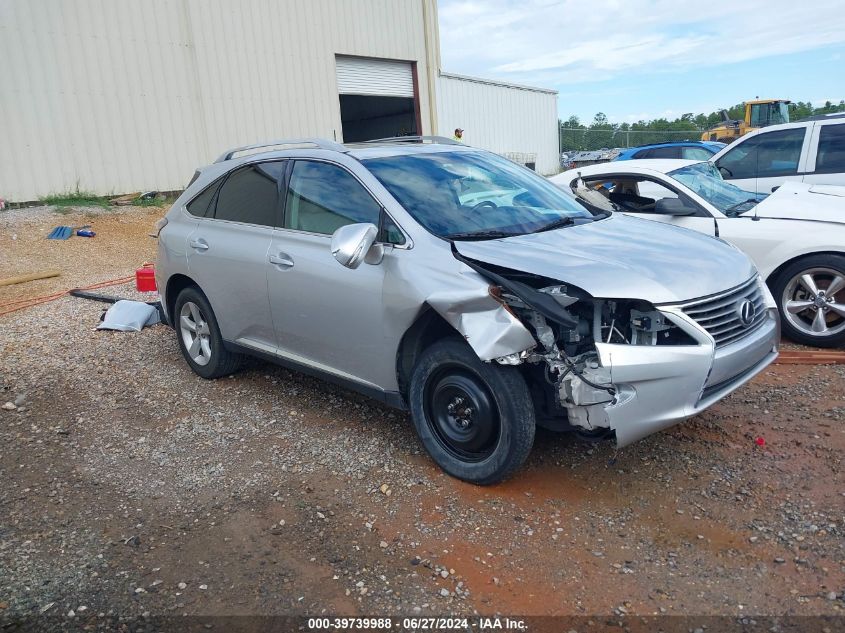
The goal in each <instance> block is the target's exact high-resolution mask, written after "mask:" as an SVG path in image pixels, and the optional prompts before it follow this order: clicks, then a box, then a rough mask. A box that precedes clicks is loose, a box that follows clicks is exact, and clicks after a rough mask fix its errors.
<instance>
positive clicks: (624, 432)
mask: <svg viewBox="0 0 845 633" xmlns="http://www.w3.org/2000/svg"><path fill="white" fill-rule="evenodd" d="M772 303H773V302H772ZM661 311H662V312H664V314H666V316H667V318H668V319H670V320H671V321H673V322H674V323H675V324H677V325H678V326H679V327H680V328H681V329H683V330H684V331H686V332H687V333H688V334H690V336H692V337H693V338H694V339H695V340H696V341H698V343H699V344H698V345H677V346H675V345H656V346H643V345H616V344H609V343H596V349H597V350H598V353H599V360H600V362H601V365H602V366H603V367H606V368H609V369H610V374H611V382H612V383H613V384H614V385H615V387H616V388H617V395H616V398H615V400H614V402H613V403H610V404H608V405H607V406H605V411H606V412H607V416H608V419H609V421H610V427H611V428H612V429H613V430H614V431H615V432H616V442H617V445H618V446H620V447H621V446H626V445H627V444H630V443H632V442H635V441H636V440H638V439H641V438H643V437H645V436H647V435H651V434H652V433H656V432H657V431H660V430H662V429H665V428H667V427H669V426H672V425H673V424H675V423H677V422H678V421H680V420H683V419H685V418H688V417H690V416H693V415H696V414H698V413H700V412H701V411H703V410H704V409H706V408H707V407H709V406H711V405H713V404H715V403H716V402H718V401H719V400H721V399H722V398H724V397H725V396H727V395H728V394H730V393H731V392H733V391H734V390H736V389H738V388H739V387H741V386H742V385H744V384H745V383H747V382H748V381H749V380H751V379H752V378H754V376H756V375H757V374H759V373H760V372H761V371H763V370H764V369H765V368H766V367H767V366H768V365H770V364H771V363H772V361H774V360H775V358H777V355H778V352H777V349H778V342H779V340H780V320H779V316H778V312H777V309H776V308H775V307H774V306H773V305H768V306H767V318H766V320H765V322H764V323H763V325H761V326H760V327H758V328H757V329H756V330H754V332H752V333H751V334H749V335H747V336H745V337H743V338H741V339H740V340H738V341H735V342H733V343H731V344H730V345H726V346H724V347H720V348H717V347H716V345H715V343H714V341H713V338H712V337H711V336H710V335H709V334H708V333H707V332H706V331H705V330H704V329H703V328H701V327H700V326H699V325H698V324H697V323H695V321H693V320H692V319H690V318H689V317H687V316H686V315H685V314H684V313H683V312H681V311H680V310H679V309H674V308H663V309H661Z"/></svg>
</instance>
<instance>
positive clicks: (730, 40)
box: [439, 0, 845, 86]
mask: <svg viewBox="0 0 845 633" xmlns="http://www.w3.org/2000/svg"><path fill="white" fill-rule="evenodd" d="M439 13H440V25H441V29H440V38H441V42H442V51H443V52H442V55H443V66H444V68H445V69H447V70H451V71H454V72H462V73H468V74H481V75H484V76H489V77H495V78H499V79H503V80H506V81H516V82H520V83H536V84H540V85H554V86H561V85H565V84H575V83H584V82H589V81H603V80H608V79H612V78H614V77H618V76H620V75H624V74H630V73H655V72H664V71H673V70H679V69H690V68H705V67H713V68H718V67H720V66H722V65H725V64H731V63H736V62H742V61H749V60H754V59H760V58H764V57H771V56H774V55H782V54H789V53H797V52H802V51H808V50H814V49H818V48H823V47H826V46H832V45H837V44H843V43H845V11H843V10H842V5H841V0H816V1H815V2H813V3H812V7H808V6H807V5H806V4H805V3H796V2H794V1H793V0H745V1H743V2H740V3H734V5H733V6H729V5H728V4H727V3H713V2H710V3H703V2H696V3H691V2H686V3H685V2H678V0H602V1H600V0H559V1H551V0H484V1H483V2H482V1H480V0H440V11H439Z"/></svg>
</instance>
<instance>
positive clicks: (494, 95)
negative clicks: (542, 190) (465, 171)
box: [437, 73, 560, 175]
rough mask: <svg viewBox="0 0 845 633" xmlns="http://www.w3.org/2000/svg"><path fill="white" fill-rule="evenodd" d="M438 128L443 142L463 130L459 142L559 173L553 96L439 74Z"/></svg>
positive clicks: (510, 86)
mask: <svg viewBox="0 0 845 633" xmlns="http://www.w3.org/2000/svg"><path fill="white" fill-rule="evenodd" d="M437 126H438V130H439V131H440V134H441V135H443V136H452V135H453V134H454V132H455V128H463V129H464V137H463V141H464V142H465V143H467V144H468V145H475V146H478V147H483V148H485V149H489V150H490V151H493V152H496V153H497V154H502V155H503V156H507V157H508V158H510V159H511V160H514V161H516V162H518V163H523V164H525V165H528V166H529V167H531V168H533V169H536V171H538V172H540V173H541V174H547V175H548V174H553V173H556V172H557V171H558V170H559V168H560V158H559V152H558V138H557V126H558V119H557V92H555V91H554V90H545V89H543V88H530V87H528V86H519V85H516V84H507V83H501V82H496V81H490V80H487V79H479V78H477V77H465V76H462V75H453V74H450V73H440V76H439V78H438V81H437Z"/></svg>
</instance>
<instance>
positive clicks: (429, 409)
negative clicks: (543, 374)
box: [408, 339, 536, 485]
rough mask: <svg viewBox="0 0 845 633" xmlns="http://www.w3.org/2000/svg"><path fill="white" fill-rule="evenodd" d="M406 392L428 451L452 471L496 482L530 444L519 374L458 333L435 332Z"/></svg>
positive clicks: (527, 402)
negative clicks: (487, 358)
mask: <svg viewBox="0 0 845 633" xmlns="http://www.w3.org/2000/svg"><path fill="white" fill-rule="evenodd" d="M408 399H409V401H410V405H411V416H412V418H413V420H414V426H415V427H416V429H417V434H418V435H419V437H420V440H422V443H423V445H424V446H425V448H426V450H427V451H428V454H429V455H431V458H432V459H433V460H434V461H435V462H436V463H437V465H438V466H440V467H441V468H442V469H443V470H445V471H446V472H447V473H448V474H450V475H452V476H453V477H457V478H458V479H463V480H464V481H468V482H471V483H474V484H479V485H490V484H495V483H498V482H500V481H502V480H504V479H506V478H507V477H509V476H510V475H512V474H513V473H514V471H516V470H517V469H518V468H519V467H520V466H522V464H523V462H525V459H526V458H527V457H528V454H529V453H530V452H531V446H532V444H533V443H534V432H535V427H536V424H535V417H534V403H533V401H532V400H531V395H530V393H529V391H528V386H527V385H526V384H525V379H524V378H523V377H522V374H520V372H519V370H518V369H517V368H515V367H504V366H500V365H496V364H493V363H484V362H482V361H481V360H479V358H478V356H476V354H475V352H473V351H472V349H471V348H470V347H469V346H468V345H467V344H466V343H465V342H463V341H460V340H452V339H446V340H441V341H438V342H437V343H434V344H433V345H431V346H430V347H429V348H428V349H426V350H425V351H424V352H423V353H422V354H421V355H420V358H419V360H418V361H417V363H416V365H415V366H414V370H413V372H412V374H411V384H410V390H409V397H408ZM467 405H468V406H467ZM450 407H451V408H450Z"/></svg>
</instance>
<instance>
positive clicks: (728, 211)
mask: <svg viewBox="0 0 845 633" xmlns="http://www.w3.org/2000/svg"><path fill="white" fill-rule="evenodd" d="M749 202H753V203H754V204H757V203H758V202H760V201H759V200H757V198H748V199H746V200H743V201H742V202H737V203H736V204H734V205H731V206H729V207H728V208H727V209H725V215H727V216H733V215H739V211H737V209H739V207H741V206H742V205H744V204H748V203H749Z"/></svg>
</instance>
